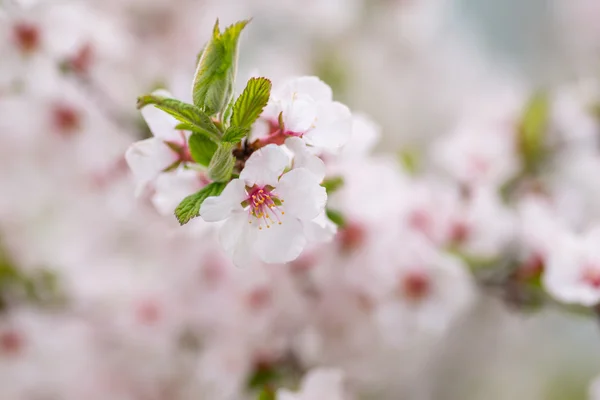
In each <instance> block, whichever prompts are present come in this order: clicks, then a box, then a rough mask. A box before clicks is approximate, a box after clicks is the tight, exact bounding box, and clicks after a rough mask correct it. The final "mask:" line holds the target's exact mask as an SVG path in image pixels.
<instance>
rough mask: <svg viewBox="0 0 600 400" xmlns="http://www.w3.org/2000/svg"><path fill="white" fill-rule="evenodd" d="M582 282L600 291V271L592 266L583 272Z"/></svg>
mask: <svg viewBox="0 0 600 400" xmlns="http://www.w3.org/2000/svg"><path fill="white" fill-rule="evenodd" d="M581 280H582V281H583V282H585V283H586V284H587V285H589V286H591V287H593V288H594V289H600V269H598V268H597V267H596V266H595V265H590V266H588V267H587V268H585V269H584V270H583V274H582V276H581Z"/></svg>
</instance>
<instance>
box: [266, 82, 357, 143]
mask: <svg viewBox="0 0 600 400" xmlns="http://www.w3.org/2000/svg"><path fill="white" fill-rule="evenodd" d="M332 96H333V95H332V92H331V88H330V87H329V86H327V85H326V84H325V83H324V82H323V81H321V80H319V79H318V78H317V77H313V76H307V77H301V78H294V79H291V80H289V81H287V82H286V83H284V84H283V85H281V86H280V87H279V88H276V89H274V90H273V91H272V92H271V99H270V101H269V104H268V105H267V107H266V108H265V110H264V111H263V114H262V118H263V119H265V120H267V122H268V123H269V124H270V127H271V129H270V132H269V135H268V136H267V137H265V138H262V140H263V141H264V142H266V143H278V144H281V143H282V142H283V141H284V140H285V138H287V137H290V136H292V137H300V138H302V140H304V141H305V142H306V143H307V144H309V145H311V146H315V147H318V148H324V149H331V150H335V149H339V148H340V147H341V146H342V145H344V144H345V143H346V142H347V141H348V140H349V138H350V134H351V132H352V115H351V113H350V110H349V109H348V107H346V106H345V105H343V104H341V103H339V102H337V101H333V98H332Z"/></svg>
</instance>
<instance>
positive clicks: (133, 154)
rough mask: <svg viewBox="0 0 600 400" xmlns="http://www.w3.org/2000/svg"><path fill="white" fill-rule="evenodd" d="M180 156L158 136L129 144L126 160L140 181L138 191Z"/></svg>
mask: <svg viewBox="0 0 600 400" xmlns="http://www.w3.org/2000/svg"><path fill="white" fill-rule="evenodd" d="M178 158H179V157H178V155H177V154H176V153H175V152H174V151H173V150H171V149H170V148H169V146H167V145H166V144H165V143H164V142H163V141H162V140H160V139H157V138H150V139H146V140H141V141H139V142H136V143H134V144H132V145H131V146H129V148H128V149H127V151H126V152H125V160H126V161H127V165H129V168H130V169H131V172H133V176H134V177H135V179H136V181H137V182H138V188H137V193H138V194H139V193H140V192H141V190H142V189H143V188H144V187H145V186H146V184H148V182H150V181H151V180H153V179H155V178H156V177H157V176H158V175H159V174H160V173H161V172H162V171H163V170H164V169H165V168H168V167H169V166H171V165H173V163H175V162H176V161H177V160H178Z"/></svg>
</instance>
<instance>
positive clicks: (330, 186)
mask: <svg viewBox="0 0 600 400" xmlns="http://www.w3.org/2000/svg"><path fill="white" fill-rule="evenodd" d="M321 186H323V187H324V188H325V190H326V191H327V195H331V194H332V193H333V192H335V191H336V190H338V189H340V188H341V187H342V186H344V178H343V177H341V176H334V177H332V178H327V179H325V180H324V181H323V183H321Z"/></svg>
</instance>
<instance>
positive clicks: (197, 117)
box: [137, 94, 221, 142]
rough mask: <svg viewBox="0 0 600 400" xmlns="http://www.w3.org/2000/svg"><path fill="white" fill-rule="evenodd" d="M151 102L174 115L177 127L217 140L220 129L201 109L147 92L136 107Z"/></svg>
mask: <svg viewBox="0 0 600 400" xmlns="http://www.w3.org/2000/svg"><path fill="white" fill-rule="evenodd" d="M150 104H153V105H154V106H155V107H157V108H159V109H161V110H163V111H165V112H166V113H168V114H170V115H172V116H173V117H175V118H176V119H177V120H178V121H181V122H182V124H179V125H178V126H177V128H178V129H182V130H190V131H192V132H196V133H198V134H201V135H203V136H205V137H206V138H207V139H210V140H212V141H213V142H219V141H220V136H221V131H220V130H219V128H218V127H217V125H215V123H214V122H213V121H212V119H211V118H210V117H209V116H208V115H206V114H205V113H204V112H202V110H201V109H200V108H198V107H196V106H193V105H191V104H187V103H184V102H182V101H179V100H176V99H171V98H167V97H161V96H156V95H153V94H147V95H144V96H141V97H139V98H138V103H137V107H138V108H142V107H144V106H147V105H150Z"/></svg>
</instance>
